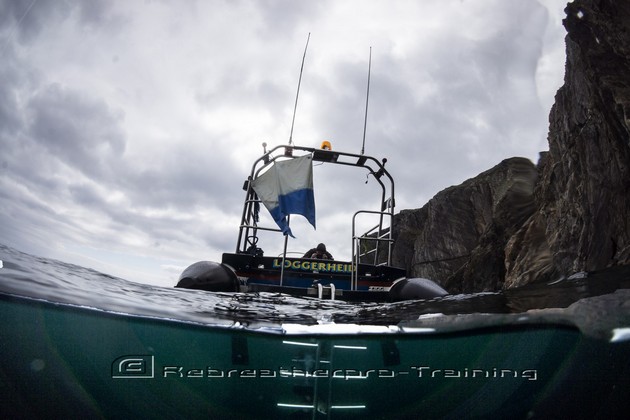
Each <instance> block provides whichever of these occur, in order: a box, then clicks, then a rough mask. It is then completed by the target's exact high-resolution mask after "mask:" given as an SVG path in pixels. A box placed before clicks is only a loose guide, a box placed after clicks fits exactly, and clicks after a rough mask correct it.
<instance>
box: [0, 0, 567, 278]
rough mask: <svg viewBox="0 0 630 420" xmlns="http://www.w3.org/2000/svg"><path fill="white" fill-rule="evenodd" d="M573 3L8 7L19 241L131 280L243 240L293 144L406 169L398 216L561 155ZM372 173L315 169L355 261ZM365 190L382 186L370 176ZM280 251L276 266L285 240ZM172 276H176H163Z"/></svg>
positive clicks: (6, 220)
mask: <svg viewBox="0 0 630 420" xmlns="http://www.w3.org/2000/svg"><path fill="white" fill-rule="evenodd" d="M563 6H564V5H563V2H562V1H559V0H553V1H552V0H549V1H546V2H544V3H543V5H541V4H540V3H538V2H535V1H533V0H532V1H521V0H510V1H504V0H501V1H499V0H484V1H475V2H468V1H464V2H462V1H459V0H447V1H443V2H430V1H415V0H414V1H400V2H395V3H391V2H388V3H386V2H379V1H358V0H347V1H322V2H306V1H305V2H294V1H288V0H286V1H285V0H267V1H247V0H242V1H235V2H224V1H208V2H185V3H181V2H175V1H160V2H154V1H147V2H127V1H90V2H83V1H74V0H67V1H62V2H58V1H52V0H36V1H32V2H30V1H26V2H23V1H8V0H5V1H4V2H2V3H0V48H2V51H3V60H2V61H1V62H0V80H1V83H0V144H1V147H2V153H1V154H0V210H1V212H0V238H1V239H0V241H2V242H4V243H6V244H8V245H10V246H14V247H16V248H18V249H20V250H23V251H26V252H32V253H35V254H38V255H44V256H49V257H53V258H59V259H62V260H65V261H68V262H74V263H79V264H82V265H87V266H90V267H93V268H96V269H99V270H101V271H106V272H108V273H110V274H114V275H119V276H123V277H127V278H129V279H130V280H136V281H145V282H148V283H154V284H161V285H172V284H174V283H175V281H176V279H175V278H173V273H174V272H175V271H176V269H174V268H173V267H184V266H185V265H187V264H190V263H192V262H194V261H197V260H200V259H212V260H218V259H220V255H221V253H222V252H227V251H232V250H233V249H234V248H235V245H236V233H237V227H238V224H239V222H240V220H239V219H240V213H241V210H242V207H241V206H242V200H243V198H244V192H243V191H242V189H241V186H242V185H243V182H244V180H245V179H246V177H247V175H248V174H249V171H250V169H251V165H252V163H253V160H254V159H255V158H257V157H258V156H259V154H260V153H261V152H262V147H261V143H262V142H263V141H265V142H267V143H268V144H269V146H274V145H278V144H282V143H286V142H287V141H288V138H289V132H290V128H291V119H292V113H293V105H294V100H295V93H296V87H297V80H298V75H299V69H300V64H301V59H302V54H303V52H304V46H305V42H306V38H307V35H308V33H309V32H310V33H311V39H310V43H309V49H308V53H307V56H306V63H305V67H304V74H303V80H302V86H301V91H300V98H299V103H298V112H297V115H296V120H295V129H294V141H295V142H296V143H297V144H300V145H304V146H318V145H319V144H320V142H321V141H322V140H330V141H331V142H332V143H333V148H336V149H338V150H345V151H350V152H357V153H358V152H359V151H360V149H361V143H362V137H363V124H364V115H365V99H366V82H367V70H368V68H367V63H368V52H369V47H370V46H371V47H372V72H371V85H370V103H369V112H368V121H367V133H366V152H367V153H368V154H371V155H374V156H375V157H377V158H379V159H381V158H384V157H385V158H387V159H388V163H387V167H388V168H389V170H390V171H391V172H392V173H393V174H394V176H395V180H396V192H397V204H398V207H397V208H398V209H399V210H400V209H402V208H411V207H420V206H422V205H423V204H424V203H425V202H426V201H427V200H428V199H429V198H430V197H431V196H433V195H434V194H435V193H437V192H438V191H439V190H441V189H443V188H445V187H447V186H450V185H453V184H457V183H460V182H462V181H464V180H465V179H466V178H469V177H472V176H474V175H476V174H478V173H479V172H481V171H483V170H485V169H488V168H489V167H491V166H493V165H495V164H496V163H498V162H499V161H501V160H502V159H504V158H507V157H511V156H514V155H521V156H525V157H529V158H530V159H536V156H537V153H538V152H539V151H540V150H543V149H546V147H547V145H546V140H545V139H546V132H547V113H548V111H549V109H548V108H549V106H550V105H551V102H552V100H553V99H552V98H553V93H554V91H555V89H557V88H558V87H559V84H560V83H561V77H562V69H563V63H564V55H563V52H562V51H563V46H562V37H563V35H564V31H563V29H562V27H561V23H560V18H561V17H562V7H563ZM366 175H367V173H363V172H353V171H350V170H348V168H333V167H332V165H321V166H317V167H316V168H315V183H316V197H317V199H318V202H317V208H318V217H319V221H318V230H317V231H313V230H312V228H310V227H309V226H308V224H306V223H305V222H303V221H301V220H299V218H295V220H294V221H292V223H294V224H295V227H294V229H293V231H294V233H296V235H297V236H298V240H296V241H293V242H292V243H291V247H292V248H294V249H295V250H296V251H303V250H305V249H308V248H311V247H312V246H313V244H315V243H319V242H326V243H327V244H328V245H329V249H331V250H333V251H334V252H333V254H334V255H335V256H337V257H340V258H349V242H350V241H349V237H350V220H351V217H352V213H353V212H354V211H355V210H356V208H355V207H358V206H360V205H363V204H364V203H370V205H372V204H371V203H374V204H373V205H374V206H378V201H379V200H380V194H379V192H378V188H377V183H376V182H374V180H373V179H368V178H367V177H366ZM366 180H367V181H368V183H367V184H366ZM261 246H262V247H263V248H264V249H265V251H266V252H269V255H273V254H274V253H276V252H278V249H279V246H278V245H277V244H275V243H273V242H272V241H271V240H270V238H269V240H266V242H265V243H264V244H262V243H261ZM160 267H165V268H164V269H162V268H160Z"/></svg>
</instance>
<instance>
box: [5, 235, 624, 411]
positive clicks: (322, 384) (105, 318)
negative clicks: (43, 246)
mask: <svg viewBox="0 0 630 420" xmlns="http://www.w3.org/2000/svg"><path fill="white" fill-rule="evenodd" d="M0 260H1V261H2V264H1V268H0V319H1V320H2V327H0V349H1V352H2V366H1V368H0V384H1V388H0V413H2V414H4V416H3V417H5V418H9V417H11V418H29V417H32V418H42V417H58V418H61V417H63V418H68V417H78V416H81V417H89V418H131V417H133V418H212V419H214V418H218V419H222V418H226V419H243V418H245V419H247V418H292V419H297V418H299V419H301V418H304V419H307V418H308V419H325V418H326V419H328V418H333V419H339V418H383V419H389V418H392V419H400V418H409V419H411V418H487V417H491V416H492V417H498V416H500V417H510V418H625V417H626V416H627V409H628V404H629V401H627V400H628V395H630V394H629V392H630V274H629V273H630V270H628V268H627V267H621V268H615V269H610V270H607V271H602V272H599V273H589V274H587V273H579V274H577V275H574V276H572V277H569V278H566V279H558V280H557V281H555V282H553V284H538V285H534V286H529V287H525V288H522V289H518V290H513V291H508V292H501V293H479V294H471V295H457V296H446V297H444V298H437V299H431V300H418V301H407V302H398V303H389V304H375V303H362V304H356V303H346V302H340V301H334V302H331V301H319V300H317V299H311V298H295V297H290V296H287V295H281V294H272V293H260V294H242V293H210V292H205V291H196V290H187V289H175V288H161V287H155V286H150V285H145V284H139V283H134V282H132V281H128V280H123V279H119V278H115V277H112V276H108V275H106V274H102V273H99V272H96V271H94V270H91V269H87V268H83V267H78V266H75V265H71V264H66V263H63V262H60V261H55V260H50V259H44V258H39V257H35V256H32V255H28V254H24V253H21V252H19V251H17V250H14V249H11V248H8V247H5V246H1V245H0Z"/></svg>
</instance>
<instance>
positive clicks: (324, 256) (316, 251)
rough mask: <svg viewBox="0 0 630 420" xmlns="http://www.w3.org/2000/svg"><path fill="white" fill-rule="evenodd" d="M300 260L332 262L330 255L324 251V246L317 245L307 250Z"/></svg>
mask: <svg viewBox="0 0 630 420" xmlns="http://www.w3.org/2000/svg"><path fill="white" fill-rule="evenodd" d="M302 258H314V259H316V260H334V258H333V256H332V254H331V253H330V252H328V251H326V245H324V244H319V245H317V248H313V249H309V250H308V251H306V254H304V256H303V257H302Z"/></svg>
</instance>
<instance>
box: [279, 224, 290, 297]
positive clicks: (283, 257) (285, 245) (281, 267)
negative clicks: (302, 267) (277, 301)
mask: <svg viewBox="0 0 630 420" xmlns="http://www.w3.org/2000/svg"><path fill="white" fill-rule="evenodd" d="M290 224H291V215H290V214H288V215H287V227H288V226H290ZM288 244H289V234H288V233H287V234H286V235H284V250H283V251H282V264H281V266H280V286H282V280H284V261H285V260H286V258H287V245H288Z"/></svg>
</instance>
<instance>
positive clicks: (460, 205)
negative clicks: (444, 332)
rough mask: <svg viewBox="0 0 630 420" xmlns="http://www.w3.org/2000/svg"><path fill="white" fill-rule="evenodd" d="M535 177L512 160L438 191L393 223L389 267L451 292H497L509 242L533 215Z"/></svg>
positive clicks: (525, 163)
mask: <svg viewBox="0 0 630 420" xmlns="http://www.w3.org/2000/svg"><path fill="white" fill-rule="evenodd" d="M537 178H538V173H537V170H536V167H535V166H534V164H532V163H531V162H530V161H529V160H528V159H524V158H511V159H507V160H504V161H503V162H501V163H500V164H498V165H497V166H495V167H494V168H492V169H490V170H488V171H486V172H484V173H482V174H480V175H478V176H477V177H475V178H473V179H470V180H468V181H466V182H464V183H463V184H461V185H458V186H455V187H450V188H447V189H445V190H444V191H441V192H440V193H438V194H437V195H436V196H435V197H433V198H432V199H431V200H430V201H429V202H428V203H427V205H425V206H424V207H423V208H421V209H418V210H403V211H401V212H400V213H399V214H398V215H396V218H395V221H394V233H393V234H394V237H395V239H396V242H395V246H394V250H393V263H394V265H398V266H401V267H405V268H406V269H407V273H408V274H409V276H410V277H425V278H429V279H432V280H434V281H437V282H439V283H440V284H441V285H442V286H443V287H445V288H446V289H447V290H449V292H473V291H479V290H495V289H497V288H500V287H501V286H502V283H503V278H504V277H505V268H504V262H503V260H504V249H505V246H506V244H507V241H508V239H509V238H510V237H511V235H513V234H514V233H515V232H516V230H517V229H518V227H519V226H521V225H522V224H523V222H524V221H525V220H527V219H528V218H529V217H530V215H531V214H532V213H533V212H534V211H535V203H534V185H535V183H536V179H537Z"/></svg>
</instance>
